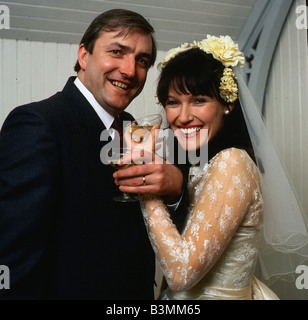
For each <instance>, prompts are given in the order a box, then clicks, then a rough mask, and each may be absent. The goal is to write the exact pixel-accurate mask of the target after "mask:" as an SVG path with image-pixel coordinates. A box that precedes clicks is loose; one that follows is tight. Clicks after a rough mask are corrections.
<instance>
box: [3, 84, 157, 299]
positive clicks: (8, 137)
mask: <svg viewBox="0 0 308 320" xmlns="http://www.w3.org/2000/svg"><path fill="white" fill-rule="evenodd" d="M73 80H74V78H70V79H69V80H68V82H67V84H66V86H65V88H64V89H63V91H62V92H59V93H57V94H55V95H54V96H52V97H50V98H49V99H46V100H43V101H40V102H36V103H31V104H28V105H24V106H21V107H18V108H16V109H14V110H13V111H12V112H11V113H10V115H9V116H8V118H7V119H6V121H5V123H4V125H3V127H2V130H1V134H0V265H6V266H8V267H9V269H10V289H9V290H4V289H2V290H0V298H11V299H29V298H30V299H153V281H154V269H155V264H154V256H153V252H152V249H151V246H150V243H149V240H148V237H147V233H146V229H145V225H144V222H143V219H142V214H141V212H140V208H139V203H138V202H135V203H124V204H123V203H117V202H115V201H113V200H112V197H113V196H115V195H116V194H119V193H120V192H119V190H118V187H117V186H116V185H115V183H114V179H113V177H112V174H113V172H114V170H113V169H112V167H111V166H109V165H104V164H102V162H101V160H100V151H101V149H102V147H103V145H104V144H106V143H107V142H103V141H100V134H101V132H102V130H104V129H105V127H104V125H103V124H102V122H101V120H100V119H99V118H98V116H97V114H96V113H95V111H94V110H93V108H92V107H91V106H90V104H89V103H88V101H87V100H86V99H85V98H84V96H83V95H82V94H81V93H80V91H79V90H78V89H77V87H76V86H75V85H74V83H73ZM122 116H123V117H124V118H125V119H131V118H132V117H131V116H130V115H129V114H128V113H125V112H124V113H123V115H122Z"/></svg>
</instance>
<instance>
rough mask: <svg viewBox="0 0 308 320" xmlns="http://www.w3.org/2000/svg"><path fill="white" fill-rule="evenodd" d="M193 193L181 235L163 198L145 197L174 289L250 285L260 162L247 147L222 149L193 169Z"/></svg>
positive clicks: (148, 222) (156, 248) (165, 270)
mask: <svg viewBox="0 0 308 320" xmlns="http://www.w3.org/2000/svg"><path fill="white" fill-rule="evenodd" d="M188 192H189V197H190V201H189V203H190V205H189V208H188V214H187V220H186V223H185V227H184V231H183V232H182V233H181V234H180V233H179V232H178V230H177V228H176V227H175V225H174V224H173V223H172V221H171V219H170V217H169V213H168V211H167V209H166V207H165V206H164V204H163V202H162V201H161V200H160V199H159V198H158V197H154V196H149V195H147V196H144V198H143V201H141V207H142V209H143V215H144V219H145V222H146V225H147V229H148V233H149V237H150V240H151V243H152V246H153V249H154V251H155V254H156V255H157V258H158V261H159V263H160V266H161V268H162V270H163V273H164V276H165V278H166V280H167V282H168V285H169V288H170V289H171V290H173V291H184V290H190V289H191V288H192V287H194V289H195V288H198V287H201V288H202V290H206V288H209V290H211V288H213V287H215V288H229V289H240V288H245V287H247V286H249V284H250V282H251V280H252V276H253V272H254V267H255V263H256V260H257V254H258V239H259V232H260V227H261V224H262V215H263V200H262V195H261V190H260V181H259V172H258V168H257V166H256V165H255V163H254V162H253V161H252V159H251V158H250V157H249V156H248V154H247V153H246V151H243V150H240V149H235V148H231V149H226V150H223V151H221V152H219V153H218V154H217V155H216V156H215V157H214V158H213V159H212V160H211V162H210V163H209V164H207V165H206V166H205V168H196V167H194V168H191V170H190V181H189V184H188ZM197 292H199V290H197ZM197 294H199V293H197ZM191 298H192V299H193V298H194V297H192V296H191Z"/></svg>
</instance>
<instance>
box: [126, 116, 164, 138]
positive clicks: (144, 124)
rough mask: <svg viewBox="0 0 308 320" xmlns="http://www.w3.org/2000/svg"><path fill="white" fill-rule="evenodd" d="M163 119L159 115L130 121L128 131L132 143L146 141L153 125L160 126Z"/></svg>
mask: <svg viewBox="0 0 308 320" xmlns="http://www.w3.org/2000/svg"><path fill="white" fill-rule="evenodd" d="M162 121H163V118H162V116H161V115H160V114H158V113H157V114H151V115H148V116H145V117H142V118H139V119H136V120H134V121H132V123H131V125H130V128H129V131H130V133H131V134H132V138H133V141H135V142H138V143H141V142H144V141H146V140H147V139H148V137H149V136H150V133H151V130H152V128H153V127H154V126H155V125H161V124H162Z"/></svg>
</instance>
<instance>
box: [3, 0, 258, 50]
mask: <svg viewBox="0 0 308 320" xmlns="http://www.w3.org/2000/svg"><path fill="white" fill-rule="evenodd" d="M255 2H256V0H249V1H243V0H228V1H222V0H221V1H207V0H186V1H182V0H158V1H156V0H149V1H141V0H135V1H130V0H121V1H114V0H113V1H105V0H84V1H81V0H53V1H46V0H43V1H41V0H16V1H4V2H1V4H3V5H6V6H8V7H9V9H10V17H11V19H10V20H11V21H10V22H11V23H10V24H11V26H10V29H9V30H1V31H0V38H9V39H19V40H31V41H44V42H46V41H49V42H63V43H79V41H80V39H81V37H82V34H83V33H84V31H85V30H86V28H87V26H88V24H89V23H90V22H91V21H92V20H93V19H94V18H95V17H96V16H97V15H98V14H99V13H100V12H103V11H106V10H109V9H114V8H123V9H129V10H133V11H136V12H138V13H141V14H142V15H143V16H144V17H146V18H147V19H149V21H150V23H151V24H152V25H153V27H154V28H155V30H156V39H157V43H158V47H159V49H160V50H163V51H164V50H167V49H169V48H171V47H174V46H178V45H179V44H180V43H183V42H188V41H193V40H195V39H197V40H199V39H202V38H203V37H205V35H206V34H208V33H210V34H213V35H220V34H229V35H230V36H232V37H233V38H234V39H235V40H236V39H237V37H238V36H239V34H240V32H241V30H242V27H243V25H244V23H245V21H246V19H247V17H248V16H249V13H250V12H251V9H252V8H253V6H254V4H255Z"/></svg>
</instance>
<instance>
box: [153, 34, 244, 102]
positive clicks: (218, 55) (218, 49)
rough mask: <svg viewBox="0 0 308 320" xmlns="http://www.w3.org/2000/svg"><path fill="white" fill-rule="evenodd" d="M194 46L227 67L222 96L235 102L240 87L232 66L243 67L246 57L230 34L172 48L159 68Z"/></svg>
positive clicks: (222, 79) (221, 89)
mask: <svg viewBox="0 0 308 320" xmlns="http://www.w3.org/2000/svg"><path fill="white" fill-rule="evenodd" d="M193 48H199V49H200V50H202V51H204V52H206V53H208V54H212V56H213V57H214V59H216V60H218V61H220V62H221V63H222V64H223V65H224V67H225V69H224V72H223V76H222V78H221V81H220V87H219V89H220V96H221V98H222V99H224V100H225V101H227V102H229V103H232V102H234V101H235V100H236V99H237V92H238V88H237V83H236V77H235V75H234V73H233V70H232V67H243V66H244V64H245V57H244V54H243V52H241V51H239V48H238V45H237V44H235V43H234V42H233V40H232V39H231V38H230V37H229V36H220V37H219V38H218V37H214V36H210V35H207V38H206V39H203V40H202V41H199V42H196V41H194V42H193V43H191V44H188V43H184V44H183V45H182V46H181V47H178V48H174V49H171V50H169V51H168V53H167V55H166V56H165V58H163V60H162V62H161V63H159V65H158V69H159V70H162V69H163V68H164V67H165V66H166V65H167V64H168V63H169V61H170V60H172V59H173V58H174V57H175V56H177V55H178V54H180V53H182V52H185V51H187V50H190V49H193Z"/></svg>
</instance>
